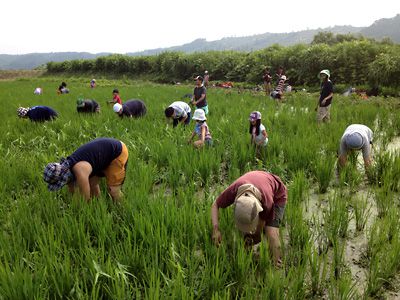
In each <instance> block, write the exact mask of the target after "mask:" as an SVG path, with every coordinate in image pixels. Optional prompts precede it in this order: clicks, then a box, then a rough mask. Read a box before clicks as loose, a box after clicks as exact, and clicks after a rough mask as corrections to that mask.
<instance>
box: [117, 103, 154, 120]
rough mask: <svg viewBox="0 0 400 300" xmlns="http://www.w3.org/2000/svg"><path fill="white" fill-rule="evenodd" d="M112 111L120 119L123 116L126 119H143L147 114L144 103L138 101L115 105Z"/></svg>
mask: <svg viewBox="0 0 400 300" xmlns="http://www.w3.org/2000/svg"><path fill="white" fill-rule="evenodd" d="M113 110H114V112H115V113H117V114H118V116H120V117H121V118H123V117H124V116H125V117H128V118H139V117H143V116H144V115H145V114H146V112H147V108H146V105H145V104H144V102H143V101H142V100H138V99H133V100H128V101H126V102H125V103H124V104H122V105H121V104H119V103H115V104H114V106H113Z"/></svg>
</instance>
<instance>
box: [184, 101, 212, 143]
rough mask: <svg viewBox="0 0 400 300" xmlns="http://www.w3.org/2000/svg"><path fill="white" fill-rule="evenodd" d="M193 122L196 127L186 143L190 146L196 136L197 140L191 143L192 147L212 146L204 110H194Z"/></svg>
mask: <svg viewBox="0 0 400 300" xmlns="http://www.w3.org/2000/svg"><path fill="white" fill-rule="evenodd" d="M193 120H195V121H196V126H195V128H194V131H193V132H192V135H191V136H190V139H189V141H188V143H189V144H191V143H192V141H193V138H194V137H195V135H197V136H198V137H199V139H198V140H197V141H195V142H193V146H194V147H196V148H201V147H203V146H204V145H207V146H212V145H213V140H212V137H211V133H210V130H209V129H208V125H207V123H206V120H207V118H206V114H205V112H204V110H203V109H201V108H198V109H196V110H195V111H194V115H193Z"/></svg>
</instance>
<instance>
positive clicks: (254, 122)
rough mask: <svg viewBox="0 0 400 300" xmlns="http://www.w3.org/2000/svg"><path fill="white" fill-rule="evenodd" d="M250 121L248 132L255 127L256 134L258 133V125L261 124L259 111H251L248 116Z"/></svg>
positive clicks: (251, 131)
mask: <svg viewBox="0 0 400 300" xmlns="http://www.w3.org/2000/svg"><path fill="white" fill-rule="evenodd" d="M249 121H250V129H249V133H251V134H252V133H253V128H254V127H256V135H259V134H260V125H261V113H260V112H259V111H253V112H252V113H251V114H250V117H249Z"/></svg>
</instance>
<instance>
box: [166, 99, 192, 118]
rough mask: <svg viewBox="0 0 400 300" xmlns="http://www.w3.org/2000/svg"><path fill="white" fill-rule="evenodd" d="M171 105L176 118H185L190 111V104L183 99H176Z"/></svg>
mask: <svg viewBox="0 0 400 300" xmlns="http://www.w3.org/2000/svg"><path fill="white" fill-rule="evenodd" d="M169 107H172V108H173V109H174V111H175V117H174V118H175V119H179V118H185V117H187V114H188V113H190V106H189V105H188V104H187V103H186V102H183V101H175V102H173V103H172V104H171V105H170V106H169Z"/></svg>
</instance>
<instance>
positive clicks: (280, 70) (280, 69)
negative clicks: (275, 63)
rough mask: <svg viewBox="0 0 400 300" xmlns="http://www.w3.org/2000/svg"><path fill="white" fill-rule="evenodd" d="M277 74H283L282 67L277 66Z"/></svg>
mask: <svg viewBox="0 0 400 300" xmlns="http://www.w3.org/2000/svg"><path fill="white" fill-rule="evenodd" d="M278 74H283V67H282V66H279V68H278Z"/></svg>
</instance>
